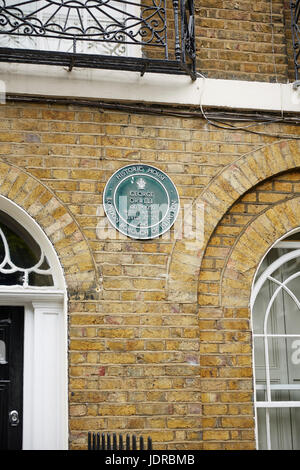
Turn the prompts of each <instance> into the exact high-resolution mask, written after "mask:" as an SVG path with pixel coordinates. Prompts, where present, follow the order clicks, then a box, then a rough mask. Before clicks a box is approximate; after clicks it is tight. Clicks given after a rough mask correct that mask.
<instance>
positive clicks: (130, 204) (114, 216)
mask: <svg viewBox="0 0 300 470" xmlns="http://www.w3.org/2000/svg"><path fill="white" fill-rule="evenodd" d="M103 206H104V210H105V213H106V215H107V217H108V219H109V221H110V222H111V224H112V225H113V226H114V227H115V228H116V229H117V230H119V231H120V232H121V233H123V234H124V235H128V236H129V237H131V238H138V239H144V240H145V239H149V238H155V237H159V236H160V235H162V234H163V233H165V232H166V231H167V230H169V229H170V227H171V226H172V225H173V223H174V222H175V219H176V217H177V215H178V212H179V196H178V192H177V189H176V187H175V186H174V184H173V182H172V181H171V180H170V178H169V177H168V175H166V174H165V173H164V172H163V171H161V170H159V169H158V168H155V167H154V166H150V165H143V164H134V165H127V166H124V167H123V168H120V169H119V170H117V171H116V172H115V173H114V174H113V175H112V176H111V177H110V179H109V180H108V182H107V184H106V186H105V189H104V194H103Z"/></svg>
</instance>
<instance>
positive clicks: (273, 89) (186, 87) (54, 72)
mask: <svg viewBox="0 0 300 470" xmlns="http://www.w3.org/2000/svg"><path fill="white" fill-rule="evenodd" d="M0 80H2V84H3V87H2V88H6V92H7V93H11V94H22V95H23V94H25V95H26V94H27V95H42V96H52V97H71V98H84V99H96V100H101V99H103V100H104V99H107V100H115V101H122V100H124V101H128V100H129V101H145V102H149V103H162V104H180V105H194V106H199V107H200V105H202V106H203V107H220V108H225V109H229V110H230V109H241V110H264V111H277V112H278V111H279V112H299V111H300V88H299V89H296V90H294V89H293V84H292V83H288V84H279V83H264V82H248V81H241V80H216V79H211V78H202V77H199V78H198V79H197V80H196V81H194V82H193V81H192V80H191V78H190V77H189V76H186V75H166V74H153V73H148V74H147V73H146V74H145V75H144V76H143V77H141V75H140V73H139V72H126V71H115V70H95V69H76V68H75V69H73V70H72V71H71V72H69V71H68V70H67V69H66V68H64V67H58V66H49V65H30V64H6V63H2V64H1V65H0Z"/></svg>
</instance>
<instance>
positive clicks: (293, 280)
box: [251, 233, 300, 450]
mask: <svg viewBox="0 0 300 470" xmlns="http://www.w3.org/2000/svg"><path fill="white" fill-rule="evenodd" d="M251 306H252V324H253V343H254V357H253V359H254V367H255V414H256V433H257V446H258V448H259V449H269V450H271V449H272V450H277V449H285V450H288V449H300V233H294V234H293V235H290V236H289V237H287V238H285V239H284V240H282V241H280V242H278V243H277V244H276V245H275V246H274V247H273V248H272V249H271V250H270V251H269V252H268V254H267V255H266V257H265V258H264V260H263V262H262V263H261V266H260V268H259V270H258V273H257V275H256V278H255V283H254V287H253V292H252V297H251Z"/></svg>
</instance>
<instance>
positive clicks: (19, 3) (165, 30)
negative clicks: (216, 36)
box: [0, 0, 196, 79]
mask: <svg viewBox="0 0 300 470" xmlns="http://www.w3.org/2000/svg"><path fill="white" fill-rule="evenodd" d="M0 61H2V62H19V63H33V64H49V65H51V64H52V65H61V66H67V67H68V68H69V70H72V68H73V67H84V68H86V67H88V68H101V69H114V70H129V71H139V72H141V74H144V73H145V72H152V73H156V72H157V73H174V74H184V73H188V74H190V75H191V77H192V78H193V79H195V77H196V73H195V40H194V4H193V0H0Z"/></svg>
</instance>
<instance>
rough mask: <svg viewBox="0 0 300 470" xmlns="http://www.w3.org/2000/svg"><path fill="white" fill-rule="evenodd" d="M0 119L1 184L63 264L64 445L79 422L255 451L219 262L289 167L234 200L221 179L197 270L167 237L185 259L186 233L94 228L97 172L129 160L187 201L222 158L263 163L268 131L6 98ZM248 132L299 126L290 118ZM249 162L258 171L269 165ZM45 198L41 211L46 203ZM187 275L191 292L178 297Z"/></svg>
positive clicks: (241, 322) (168, 442)
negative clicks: (221, 200)
mask: <svg viewBox="0 0 300 470" xmlns="http://www.w3.org/2000/svg"><path fill="white" fill-rule="evenodd" d="M0 116H1V120H0V143H1V144H0V158H1V165H0V171H1V175H2V180H1V185H0V192H1V194H4V195H7V197H10V198H12V200H15V201H16V202H17V203H18V204H20V205H22V206H23V207H25V208H26V210H28V211H29V213H31V214H32V216H33V217H35V218H36V220H37V221H38V223H40V225H41V226H42V228H44V229H45V231H46V233H47V230H48V232H49V237H50V239H51V241H52V242H53V244H54V246H55V249H56V251H57V253H58V255H59V257H60V260H61V263H62V266H63V268H64V270H65V272H66V274H67V282H68V286H69V331H68V334H69V340H70V343H69V412H70V421H69V427H70V434H69V435H70V448H72V449H78V448H84V447H85V446H86V442H87V432H88V431H90V430H91V431H102V430H103V431H106V430H108V431H111V432H113V431H116V432H127V431H132V432H135V433H137V434H143V435H144V436H148V435H151V437H152V439H153V443H154V448H156V449H158V448H161V449H168V448H169V449H189V448H191V449H202V448H204V449H210V448H214V449H219V448H222V449H223V448H226V449H229V448H235V449H240V448H243V449H248V448H253V447H254V436H253V413H252V367H251V360H250V359H251V334H250V327H249V314H248V310H247V308H245V307H244V306H236V305H234V306H232V307H231V306H230V304H229V305H228V303H227V304H226V303H225V304H224V305H223V304H222V303H220V301H219V300H220V296H221V294H220V289H221V287H220V286H221V282H222V272H223V271H224V270H225V269H226V262H225V261H226V260H227V259H228V256H229V255H230V250H231V249H232V247H233V245H234V243H235V242H234V240H236V239H237V238H238V237H239V236H240V235H241V232H242V231H243V229H244V227H245V224H249V223H251V221H252V219H253V218H255V216H256V215H257V214H258V213H260V212H259V211H261V210H262V211H263V210H265V209H266V208H267V207H269V206H270V205H271V206H272V207H273V205H276V204H277V203H278V202H281V201H282V199H286V198H290V197H293V196H294V195H297V193H298V190H299V183H300V178H299V179H298V180H297V178H298V174H297V173H295V172H293V173H287V174H286V175H283V176H280V177H276V178H271V181H270V182H268V183H261V184H260V185H259V186H258V187H255V188H254V189H253V190H251V189H250V192H248V193H247V194H246V195H244V196H242V199H241V200H238V199H239V194H238V193H237V192H235V191H234V190H233V189H232V192H233V193H234V194H233V195H232V198H233V201H234V200H238V201H237V202H236V203H235V204H234V205H233V207H232V208H231V209H230V206H229V211H227V209H226V211H225V212H226V215H225V216H224V217H223V219H222V220H221V222H220V224H219V225H218V227H217V228H216V229H215V230H214V232H213V235H212V236H211V237H210V240H209V243H208V246H207V249H206V252H205V256H204V258H203V264H202V269H201V271H200V277H199V279H198V271H197V267H196V268H195V272H194V274H191V273H190V271H189V269H188V266H189V263H187V265H186V266H185V265H184V263H183V264H181V259H183V260H185V258H178V257H177V258H176V256H177V255H176V249H177V250H178V247H179V251H180V253H181V254H182V256H183V257H184V256H187V257H188V253H189V251H188V250H189V245H188V246H187V247H185V249H186V250H187V252H186V254H185V252H184V249H183V248H184V241H182V242H180V241H179V243H177V245H176V247H177V248H176V249H175V248H174V246H175V241H174V230H173V229H172V230H171V235H170V237H169V234H166V235H165V236H163V237H161V238H159V239H155V240H148V241H139V240H131V239H129V238H126V237H124V236H120V237H118V238H117V239H114V240H109V239H101V238H99V232H98V231H97V227H99V224H101V223H103V221H104V220H105V217H104V216H103V211H102V208H101V203H102V192H103V188H104V186H105V183H106V181H107V180H108V178H109V177H110V175H111V174H112V173H113V172H114V171H115V170H117V169H118V168H120V167H122V166H124V165H126V164H129V163H137V162H142V163H146V164H150V165H154V166H157V167H159V168H160V169H161V170H163V171H165V172H166V173H168V175H169V176H170V177H171V178H172V180H173V181H174V183H175V184H176V186H177V189H178V191H179V195H180V198H181V204H182V206H184V204H191V203H192V202H195V200H196V199H197V198H198V197H199V196H200V195H201V194H202V193H203V194H204V193H205V191H207V188H209V185H210V184H212V183H213V182H214V181H215V180H216V178H218V175H220V174H221V173H222V171H223V170H224V169H226V167H228V165H234V166H235V167H236V166H237V165H238V162H240V161H242V160H243V158H245V157H246V156H248V155H252V154H253V155H256V154H257V155H259V158H260V160H261V161H262V162H264V161H265V160H264V158H267V156H268V149H270V148H271V149H273V150H272V151H273V152H275V153H274V154H275V155H277V154H276V151H275V150H276V148H277V147H276V145H277V142H278V139H275V138H272V137H268V136H265V135H256V134H250V133H247V132H242V131H239V132H228V131H226V130H224V129H216V128H213V127H211V126H209V125H208V123H207V122H206V121H205V120H203V119H192V118H183V117H170V116H169V117H166V116H150V115H146V114H134V113H131V114H127V113H121V112H113V111H108V110H106V111H103V110H98V109H96V108H92V107H88V106H86V107H81V106H67V105H58V104H56V105H54V104H53V105H51V104H48V105H46V104H45V105H43V104H35V105H33V104H22V103H14V102H8V103H7V104H6V105H2V106H1V107H0ZM258 129H259V131H265V132H279V133H284V134H290V135H291V136H294V135H295V134H297V133H298V129H297V127H295V126H290V125H285V126H282V125H279V124H272V125H269V126H262V125H260V126H259V128H258ZM284 140H285V141H286V142H288V144H289V142H292V143H293V141H292V140H291V141H289V140H288V139H284ZM295 142H296V141H295ZM288 144H286V147H284V146H282V149H283V150H282V151H283V152H285V154H286V155H292V152H290V149H296V145H297V144H296V143H295V144H293V145H294V147H293V146H292V144H291V146H290V147H288ZM286 148H288V149H289V150H288V151H287V150H286ZM262 149H264V152H265V153H264V152H263V151H262ZM274 149H275V150H274ZM255 152H256V153H255ZM298 153H299V152H298ZM297 155H298V154H297ZM257 158H258V157H257ZM291 158H292V157H290V159H291ZM293 158H294V157H293ZM287 159H288V156H287ZM279 161H281V160H280V159H279V154H278V162H279ZM292 164H294V165H295V166H297V162H296V159H295V160H294V163H291V165H292ZM270 166H271V165H270V164H269V167H268V168H270ZM276 168H277V167H276ZM280 168H281V167H280V165H279V163H278V170H276V169H275V170H274V173H276V172H278V171H282V170H280ZM244 171H245V170H244ZM253 171H254V170H253ZM256 171H257V173H259V175H258V178H260V179H261V180H263V179H264V178H265V175H266V174H267V171H266V170H264V169H263V166H262V169H257V170H256ZM269 176H270V175H269ZM244 178H245V176H244ZM253 180H254V177H253ZM250 186H251V184H250ZM51 198H52V199H53V201H55V204H54V203H53V207H54V208H55V209H51V214H50V215H51V217H50V218H49V217H45V215H46V214H45V213H44V212H43V208H44V207H46V205H47V201H49V200H51ZM51 207H52V206H51ZM49 211H50V209H49ZM211 213H213V207H212V208H211ZM56 220H58V221H59V227H58V229H57V232H52V231H53V228H52V227H53V224H55V221H56ZM207 222H208V223H209V224H210V222H209V220H208V221H207ZM47 224H48V225H47ZM58 233H59V234H60V236H59V238H56V237H58V235H57V234H58ZM180 243H181V244H180ZM181 247H182V249H181ZM74 256H77V257H75V258H74ZM193 256H194V255H193ZM176 259H177V260H178V263H179V265H178V267H177V268H178V270H179V274H178V278H177V279H176V283H175V284H176V289H175V288H174V284H172V283H171V284H170V282H169V280H170V274H171V273H172V266H174V265H173V264H172V263H174V260H176ZM187 259H188V258H187ZM195 259H198V258H197V255H196V256H195ZM74 261H75V263H74ZM196 265H197V263H195V266H196ZM177 268H176V269H177ZM186 283H187V284H188V285H196V286H197V288H196V294H197V293H198V297H197V295H196V297H195V298H194V297H193V296H187V297H184V295H185V294H186V288H185V285H186ZM172 289H173V290H172ZM182 296H183V298H182Z"/></svg>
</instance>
